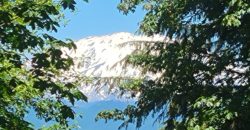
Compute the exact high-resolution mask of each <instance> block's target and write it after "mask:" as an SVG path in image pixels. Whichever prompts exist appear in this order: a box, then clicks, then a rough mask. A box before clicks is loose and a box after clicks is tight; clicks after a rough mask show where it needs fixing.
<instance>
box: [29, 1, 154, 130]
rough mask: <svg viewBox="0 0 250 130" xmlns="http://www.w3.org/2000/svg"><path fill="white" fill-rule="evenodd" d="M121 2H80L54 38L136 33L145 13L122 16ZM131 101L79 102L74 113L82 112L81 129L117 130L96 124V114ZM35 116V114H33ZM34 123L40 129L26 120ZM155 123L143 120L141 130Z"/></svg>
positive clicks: (150, 129)
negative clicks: (118, 5)
mask: <svg viewBox="0 0 250 130" xmlns="http://www.w3.org/2000/svg"><path fill="white" fill-rule="evenodd" d="M119 1H120V0H90V2H89V3H84V2H82V0H78V2H77V11H76V12H73V13H72V12H70V11H66V12H65V15H66V18H67V19H68V20H69V21H68V22H67V25H66V26H65V27H60V28H59V30H58V32H57V33H52V34H53V35H54V36H55V37H56V38H59V39H61V40H64V39H66V38H70V39H73V40H75V41H76V40H79V39H81V38H85V37H87V36H96V35H97V36H99V35H106V34H112V33H116V32H130V33H135V32H136V31H137V29H138V23H139V22H140V21H141V20H142V18H143V16H144V14H145V12H143V11H142V9H138V10H137V11H136V12H135V13H134V14H129V15H127V16H126V15H123V14H122V13H121V12H119V11H118V9H117V4H118V3H119ZM128 104H131V102H121V101H99V102H90V103H84V102H80V103H78V105H77V106H76V109H75V110H76V112H77V113H82V114H83V118H82V119H80V118H78V119H77V122H78V124H79V125H80V127H81V128H80V130H117V128H118V127H119V125H120V124H121V122H113V121H109V122H108V123H107V124H106V123H105V122H104V121H103V120H101V121H98V122H95V121H94V119H95V116H96V114H97V113H98V112H100V111H101V110H105V109H112V108H120V109H122V108H125V107H126V105H128ZM33 116H34V115H33ZM27 118H28V119H30V120H33V122H34V123H35V125H36V126H41V125H42V124H43V121H39V120H37V119H34V118H33V117H27ZM153 122H154V120H153V119H152V118H149V119H147V120H146V121H145V123H144V125H143V127H141V128H140V129H141V130H155V129H157V128H158V127H159V126H157V125H153ZM135 129H136V128H135V125H131V126H129V127H128V130H135Z"/></svg>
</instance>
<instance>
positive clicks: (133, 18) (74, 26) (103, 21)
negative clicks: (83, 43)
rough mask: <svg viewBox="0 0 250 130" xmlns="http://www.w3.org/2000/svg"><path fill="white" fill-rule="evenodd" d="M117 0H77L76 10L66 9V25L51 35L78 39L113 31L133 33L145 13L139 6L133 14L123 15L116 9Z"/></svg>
mask: <svg viewBox="0 0 250 130" xmlns="http://www.w3.org/2000/svg"><path fill="white" fill-rule="evenodd" d="M119 1H120V0H89V3H84V2H83V1H82V0H77V11H76V12H73V13H72V12H69V11H67V12H66V15H65V16H66V18H67V19H68V20H69V21H68V23H67V25H66V26H65V27H61V28H60V29H59V30H58V32H57V33H54V34H53V35H54V36H56V37H57V38H60V39H65V38H71V39H73V40H79V39H81V38H84V37H87V36H93V35H95V36H96V35H105V34H110V33H115V32H131V33H135V32H136V31H137V29H138V23H139V22H140V21H141V20H142V18H143V15H144V14H145V13H144V12H143V10H142V9H140V8H139V9H138V10H137V11H136V12H135V13H133V14H129V15H127V16H126V15H123V14H122V13H121V12H119V10H118V9H117V5H118V3H119Z"/></svg>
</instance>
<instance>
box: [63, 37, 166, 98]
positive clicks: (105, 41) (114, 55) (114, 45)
mask: <svg viewBox="0 0 250 130" xmlns="http://www.w3.org/2000/svg"><path fill="white" fill-rule="evenodd" d="M156 41H158V42H159V41H161V42H168V41H169V39H168V38H165V37H163V36H160V35H155V36H152V37H148V36H143V35H133V34H131V33H126V32H120V33H114V34H111V35H104V36H93V37H87V38H84V39H81V40H79V41H77V42H75V44H76V46H77V50H75V51H70V52H69V51H66V50H64V51H66V53H67V54H68V55H70V56H71V57H73V58H74V62H75V66H74V67H73V69H74V72H71V73H77V74H80V75H82V76H88V77H101V78H110V77H138V76H140V75H139V72H138V71H139V70H138V69H135V68H133V67H131V66H128V67H127V68H124V67H123V65H122V63H120V61H121V60H123V59H124V58H126V57H127V56H128V55H129V54H131V53H132V52H133V51H134V50H135V49H136V47H135V46H133V44H134V43H135V42H142V43H141V44H143V42H156ZM94 88H95V87H93V86H92V85H82V86H81V87H80V89H81V90H82V92H83V93H84V94H86V95H87V96H88V98H89V100H90V101H96V100H97V101H98V100H108V99H110V98H111V96H109V95H107V93H106V90H107V89H105V88H103V90H101V91H99V93H96V92H95V89H94ZM112 99H113V97H112Z"/></svg>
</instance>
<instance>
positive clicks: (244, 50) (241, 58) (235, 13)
mask: <svg viewBox="0 0 250 130" xmlns="http://www.w3.org/2000/svg"><path fill="white" fill-rule="evenodd" d="M140 5H142V6H143V8H144V9H145V10H146V11H147V13H146V15H145V17H144V19H143V21H142V22H141V23H140V31H141V33H143V34H147V35H152V34H155V33H160V34H162V35H166V36H167V37H169V38H171V39H173V43H168V44H166V43H153V44H151V45H150V46H148V47H147V48H146V49H145V50H144V51H143V52H141V53H137V54H134V55H133V56H131V57H132V58H130V62H131V63H132V64H134V65H135V66H140V67H143V68H144V69H145V70H147V71H149V72H153V73H161V76H160V77H159V78H157V79H156V80H148V81H146V82H142V83H141V84H140V85H138V86H137V88H136V89H139V91H140V93H141V95H140V97H139V98H138V101H137V102H136V105H135V106H128V107H127V108H126V109H125V110H117V109H115V110H114V111H104V112H101V113H99V114H98V116H97V118H98V119H99V118H103V119H108V120H110V119H114V120H123V121H124V123H123V124H122V125H121V127H123V126H125V127H126V126H127V125H128V124H129V123H136V125H137V127H140V126H141V125H142V123H143V120H144V119H146V118H147V117H148V116H150V115H152V116H156V117H157V118H156V121H160V122H162V125H163V129H170V130H171V129H178V130H185V129H188V130H189V129H195V130H199V129H202V130H203V129H206V130H213V129H219V130H222V129H223V130H224V129H232V130H247V129H250V125H249V124H250V118H249V117H250V112H249V109H250V86H249V81H250V79H249V78H250V68H249V66H250V30H249V27H250V22H249V21H250V1H249V0H189V1H187V0H122V2H121V3H120V5H119V6H118V8H119V9H120V10H121V11H123V12H124V13H125V14H127V13H129V12H134V11H135V9H136V7H137V6H140ZM152 52H157V53H152Z"/></svg>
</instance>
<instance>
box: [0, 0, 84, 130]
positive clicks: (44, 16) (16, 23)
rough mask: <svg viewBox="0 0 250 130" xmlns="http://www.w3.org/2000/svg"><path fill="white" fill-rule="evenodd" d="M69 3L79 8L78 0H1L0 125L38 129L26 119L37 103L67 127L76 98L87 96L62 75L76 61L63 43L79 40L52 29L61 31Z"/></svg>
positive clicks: (45, 115) (39, 112) (40, 112)
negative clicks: (58, 35)
mask: <svg viewBox="0 0 250 130" xmlns="http://www.w3.org/2000/svg"><path fill="white" fill-rule="evenodd" d="M85 1H86V0H85ZM64 9H70V10H74V9H75V1H73V0H60V1H53V0H14V1H13V0H0V122H1V123H0V129H8V130H10V129H11V130H12V129H13V130H14V129H18V130H28V129H33V127H32V124H31V122H29V121H27V120H25V119H24V117H25V115H27V113H28V112H29V110H32V109H33V110H34V111H35V113H36V116H37V117H38V118H40V119H43V120H45V121H46V122H48V121H53V122H56V123H58V124H60V127H61V128H67V127H68V121H69V119H74V118H75V113H74V111H73V110H72V105H74V102H75V101H76V100H85V101H87V98H86V97H85V96H84V95H83V94H82V93H81V92H80V91H79V90H78V89H77V88H76V82H73V81H72V82H71V81H69V80H67V79H65V77H63V75H62V72H63V71H65V70H68V69H69V68H70V66H71V65H73V61H72V59H71V58H70V57H68V56H63V53H62V51H61V47H67V48H69V49H75V45H74V44H73V42H72V41H67V42H64V41H61V40H58V39H56V38H54V37H52V36H50V35H49V34H48V33H47V32H51V31H55V32H56V31H57V28H58V27H59V26H60V21H61V20H62V13H61V11H63V10H64ZM67 100H69V102H70V103H67Z"/></svg>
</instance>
